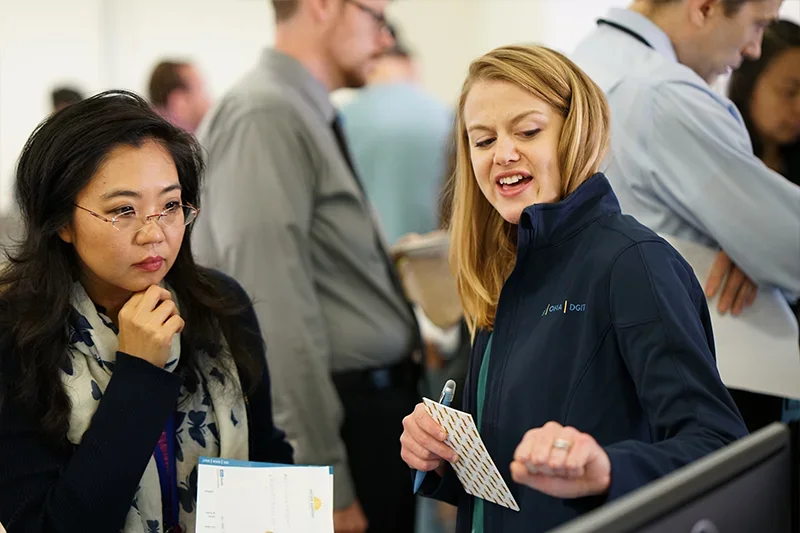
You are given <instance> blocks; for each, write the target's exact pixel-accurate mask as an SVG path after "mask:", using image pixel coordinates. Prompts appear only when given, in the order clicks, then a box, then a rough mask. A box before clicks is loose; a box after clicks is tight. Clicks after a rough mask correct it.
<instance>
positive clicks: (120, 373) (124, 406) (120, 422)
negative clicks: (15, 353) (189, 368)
mask: <svg viewBox="0 0 800 533" xmlns="http://www.w3.org/2000/svg"><path fill="white" fill-rule="evenodd" d="M214 274H215V276H216V277H217V279H218V281H219V282H220V283H221V284H222V285H223V286H225V287H226V288H228V289H229V290H230V291H231V292H232V293H233V294H235V295H236V297H237V298H239V299H240V300H241V302H242V303H243V304H244V305H245V306H246V310H245V312H244V313H243V314H242V317H241V320H242V325H243V326H244V328H245V329H246V330H247V332H248V333H247V335H248V339H247V342H248V345H249V347H250V350H251V353H253V354H255V355H256V356H260V357H262V358H263V357H264V355H265V354H264V343H263V340H262V338H261V332H260V330H259V327H258V320H257V319H256V315H255V312H254V311H253V307H252V305H251V304H250V300H249V298H248V296H247V294H246V293H245V292H244V290H243V289H242V288H241V286H240V285H239V284H238V283H236V282H235V281H234V280H233V279H231V278H229V277H227V276H224V275H223V274H220V273H218V272H214ZM6 349H7V348H6ZM6 377H7V376H6ZM2 378H3V376H0V381H2ZM181 383H182V379H181V378H180V377H179V376H178V375H176V374H172V373H169V372H165V371H164V370H162V369H160V368H157V367H156V366H153V365H152V364H150V363H148V362H146V361H144V360H142V359H138V358H136V357H132V356H130V355H128V354H125V353H121V352H118V353H117V364H116V366H115V369H114V375H113V377H112V379H111V381H110V383H109V385H108V387H107V389H106V391H105V394H104V395H103V400H102V401H101V402H100V405H99V407H98V409H97V412H96V413H95V415H94V417H93V418H92V424H91V426H90V428H89V429H88V430H87V431H86V433H85V434H84V437H83V441H82V443H81V444H80V446H74V447H71V449H67V450H66V451H64V450H58V449H55V448H54V447H53V446H52V445H50V444H49V443H48V442H47V441H45V440H44V439H43V438H42V437H41V436H40V435H39V432H38V430H37V424H36V422H35V420H34V418H33V417H32V416H31V414H30V412H29V411H28V409H26V407H25V406H22V405H14V404H12V403H10V402H4V403H3V404H2V405H0V523H2V524H3V525H5V527H6V529H7V530H8V532H9V533H23V532H25V533H45V532H53V533H56V532H58V533H72V532H75V533H78V532H91V533H95V532H96V533H109V532H113V531H119V530H120V529H121V528H122V527H123V525H124V523H125V517H126V516H127V514H128V511H129V510H130V506H131V502H132V501H133V496H134V494H135V493H136V490H137V488H138V485H139V480H140V479H141V477H142V474H143V472H144V470H145V467H146V466H147V463H148V461H149V460H150V457H151V456H152V455H153V451H154V450H155V448H156V444H157V442H158V439H159V437H160V436H161V432H162V431H163V429H164V426H165V425H166V422H167V419H168V418H169V416H170V415H172V413H173V412H174V410H175V405H176V402H177V400H178V394H179V392H180V387H181ZM243 388H244V390H248V386H247V384H246V383H243ZM246 399H247V402H248V417H247V421H248V429H249V434H250V459H251V460H253V461H267V462H275V463H291V462H292V448H291V446H290V445H289V444H288V443H287V442H286V440H285V438H284V434H283V433H282V432H281V431H279V430H278V429H277V428H275V425H274V424H273V420H272V400H271V398H270V385H269V375H268V373H267V370H266V364H265V365H264V371H263V373H262V375H261V380H260V383H259V384H258V386H257V387H256V388H255V389H254V390H253V392H252V393H251V394H248V395H247V398H246Z"/></svg>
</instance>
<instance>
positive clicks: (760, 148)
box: [728, 20, 800, 185]
mask: <svg viewBox="0 0 800 533" xmlns="http://www.w3.org/2000/svg"><path fill="white" fill-rule="evenodd" d="M728 95H729V96H730V99H731V100H732V101H733V103H734V104H736V107H738V108H739V110H740V111H741V113H742V116H743V117H744V120H745V124H747V129H748V131H749V132H750V138H751V139H752V141H753V149H754V151H755V154H756V155H757V156H758V157H759V158H761V160H762V161H764V163H765V164H766V165H767V166H768V167H770V168H771V169H773V170H774V171H775V172H779V173H780V174H783V175H784V176H786V178H787V179H788V180H789V181H791V182H793V183H796V184H797V185H800V26H798V25H797V24H795V23H794V22H791V21H789V20H779V21H776V22H773V23H772V24H770V25H769V26H768V27H767V29H766V30H765V31H764V42H763V44H762V45H761V57H760V58H759V59H756V60H754V61H751V60H745V61H744V63H742V66H741V67H739V69H738V70H736V71H734V73H733V74H732V75H731V79H730V84H729V85H728Z"/></svg>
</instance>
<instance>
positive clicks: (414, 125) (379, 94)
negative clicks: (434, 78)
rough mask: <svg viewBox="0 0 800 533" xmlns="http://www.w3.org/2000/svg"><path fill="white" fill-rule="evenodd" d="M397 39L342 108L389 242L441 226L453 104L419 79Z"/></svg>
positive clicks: (358, 165) (361, 172)
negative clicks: (441, 198)
mask: <svg viewBox="0 0 800 533" xmlns="http://www.w3.org/2000/svg"><path fill="white" fill-rule="evenodd" d="M396 43H397V44H396V45H395V47H394V48H393V49H392V50H390V51H389V52H388V53H387V54H385V55H384V57H382V58H381V59H379V60H378V61H376V64H375V68H374V70H373V71H372V73H371V74H370V76H369V80H368V84H367V87H366V88H364V89H362V90H361V91H360V93H359V94H358V95H357V96H356V97H355V99H354V100H353V101H351V102H349V103H348V104H347V105H345V106H344V107H343V108H342V110H341V113H342V116H343V121H344V128H345V132H346V134H347V138H348V140H349V141H350V151H351V153H352V154H353V158H354V160H355V165H356V168H357V169H358V172H359V176H360V177H361V180H362V181H363V184H364V189H365V190H366V192H367V196H368V197H369V199H370V200H371V202H372V204H373V205H374V206H375V210H376V211H377V212H378V217H379V218H380V221H381V224H382V225H383V228H384V231H385V233H386V239H387V240H388V242H389V243H390V244H391V243H394V242H396V241H397V239H399V238H400V237H402V236H403V235H406V234H408V233H427V232H429V231H433V230H435V229H437V228H438V227H439V222H438V203H439V202H438V200H439V195H440V191H441V188H442V184H443V181H444V173H445V168H446V164H445V163H446V157H447V153H448V150H447V142H448V139H449V136H450V131H451V129H452V112H451V110H450V109H448V108H447V107H446V106H444V105H443V104H442V103H440V102H439V101H437V100H436V99H435V98H433V97H432V96H430V95H428V94H427V93H425V92H424V91H423V90H422V89H421V88H420V87H419V86H418V85H417V84H416V83H415V65H414V60H413V58H412V57H411V55H410V52H409V51H408V50H407V49H406V48H405V47H404V46H403V45H402V44H401V42H400V41H399V39H396Z"/></svg>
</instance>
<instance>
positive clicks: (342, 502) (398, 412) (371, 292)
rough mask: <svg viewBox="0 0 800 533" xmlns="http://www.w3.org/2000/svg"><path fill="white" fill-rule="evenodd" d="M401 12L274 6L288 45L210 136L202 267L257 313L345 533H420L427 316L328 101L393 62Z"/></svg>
mask: <svg viewBox="0 0 800 533" xmlns="http://www.w3.org/2000/svg"><path fill="white" fill-rule="evenodd" d="M388 2H389V0H330V1H328V2H318V1H316V0H273V7H274V8H275V16H276V20H277V31H276V44H275V47H274V49H269V50H266V51H265V52H264V54H263V56H262V58H261V60H260V62H259V64H258V65H257V66H256V68H255V69H253V70H252V71H251V72H249V73H248V74H247V75H246V76H245V77H244V78H243V79H241V80H240V81H239V82H238V83H237V84H236V85H235V86H234V87H233V88H232V89H231V90H230V91H229V92H228V94H226V95H225V96H224V98H222V100H221V101H220V102H219V103H218V104H217V106H216V107H215V108H214V109H213V110H212V111H211V113H210V115H209V116H208V117H207V118H206V120H205V121H204V123H203V124H202V125H201V128H200V131H199V132H198V137H199V138H200V140H201V142H202V144H203V145H204V147H205V148H206V149H207V151H208V175H207V181H206V184H205V189H204V193H203V197H202V198H203V203H202V207H203V215H202V217H201V219H202V220H199V219H198V222H197V225H196V226H195V230H194V236H193V238H194V242H193V246H195V247H196V248H195V250H196V251H197V255H198V259H199V260H200V262H202V263H205V264H208V265H210V266H215V267H217V268H220V269H221V270H223V271H224V272H226V273H227V274H230V275H232V276H233V277H235V278H236V279H237V280H238V281H239V282H240V283H242V284H243V285H244V287H245V288H246V289H247V290H248V292H249V293H250V296H251V297H252V298H253V299H254V302H255V308H256V312H257V314H258V318H259V322H260V324H261V327H262V329H263V331H264V335H265V339H266V341H267V354H268V355H267V359H268V362H269V367H270V373H271V375H272V376H273V391H274V392H273V396H274V405H275V416H276V423H277V424H278V425H279V426H280V427H281V428H282V429H284V430H285V431H286V432H287V434H288V436H289V438H290V440H291V441H292V444H293V446H294V448H295V460H296V461H297V462H298V463H309V464H330V465H333V466H334V487H335V492H334V493H335V508H336V511H335V513H334V521H335V529H336V532H337V533H343V532H362V531H366V530H367V529H366V528H367V523H368V524H369V529H368V531H370V532H376V533H378V532H380V533H391V532H398V533H400V532H403V533H411V532H412V531H413V521H414V500H413V496H412V488H411V477H410V475H409V471H408V469H407V468H406V467H405V466H404V465H403V463H402V461H401V460H400V445H399V438H400V434H401V432H402V418H403V416H405V414H407V413H409V412H411V411H412V410H413V408H414V405H415V403H416V402H417V401H418V396H417V388H416V387H417V380H418V377H419V370H418V368H419V365H418V364H417V361H419V359H420V353H419V349H420V339H419V331H418V328H417V324H416V321H415V319H414V315H413V313H412V311H411V309H410V306H409V304H408V301H407V300H406V298H405V296H404V294H403V292H402V288H401V287H400V284H399V281H398V279H397V276H396V272H395V271H394V267H393V265H392V264H391V263H390V261H389V259H388V256H387V254H386V250H385V248H384V246H383V244H382V242H381V239H380V237H379V234H380V232H379V231H378V229H377V227H376V224H375V221H374V220H373V218H372V215H371V208H370V206H369V204H368V201H367V199H366V198H365V196H364V194H363V191H362V188H361V186H360V182H359V181H358V176H356V174H355V172H354V171H353V169H352V164H351V162H350V158H349V153H348V151H347V146H346V141H345V140H344V137H343V134H342V130H341V126H340V124H339V121H338V116H337V113H336V110H335V109H334V107H333V105H332V104H331V102H330V100H329V92H330V91H333V90H335V89H338V88H342V87H359V86H361V85H363V84H364V82H365V79H366V75H367V72H368V70H369V68H370V65H371V64H372V63H373V62H374V60H375V58H376V57H378V56H379V55H380V54H381V53H383V52H384V51H385V50H386V49H388V48H389V47H391V46H392V38H391V34H390V33H389V32H388V31H387V29H386V24H385V19H384V18H383V12H384V9H385V8H386V5H387V4H388Z"/></svg>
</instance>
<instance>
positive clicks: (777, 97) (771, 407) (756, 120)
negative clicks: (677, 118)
mask: <svg viewBox="0 0 800 533" xmlns="http://www.w3.org/2000/svg"><path fill="white" fill-rule="evenodd" d="M728 96H729V97H730V99H731V100H732V101H733V103H734V104H736V107H738V108H739V111H740V112H741V113H742V116H743V117H744V122H745V124H746V125H747V130H748V131H749V132H750V139H751V140H752V142H753V150H754V152H755V154H756V155H757V156H758V157H759V158H760V159H761V160H762V161H763V162H764V164H765V165H767V166H768V167H770V168H771V169H772V170H774V171H775V172H778V173H779V174H782V175H783V176H785V177H786V179H788V180H789V181H791V182H792V183H794V184H796V185H798V186H800V26H798V25H797V24H795V23H794V22H792V21H789V20H778V21H776V22H773V23H772V24H770V25H769V26H768V27H767V29H766V30H764V41H763V43H762V44H761V57H759V58H758V59H756V60H747V59H745V61H744V63H742V66H741V67H739V69H737V70H735V71H734V72H733V74H732V75H731V79H730V82H729V85H728ZM798 209H800V207H799V208H798ZM797 268H798V269H799V270H800V258H798V260H797ZM790 306H791V307H792V310H793V311H794V313H795V316H796V317H797V318H798V321H800V302H799V301H795V302H790ZM799 342H800V341H799ZM732 394H733V395H734V399H735V400H736V403H737V405H738V406H739V408H740V409H741V410H742V416H744V419H745V421H746V422H747V423H748V427H749V429H750V431H753V430H755V429H758V428H760V427H763V426H765V425H767V424H769V423H770V422H773V421H776V420H780V419H781V418H783V419H784V420H789V419H800V402H798V401H796V400H786V399H784V398H778V397H774V396H768V395H765V394H755V393H751V392H747V391H738V390H737V391H732Z"/></svg>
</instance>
